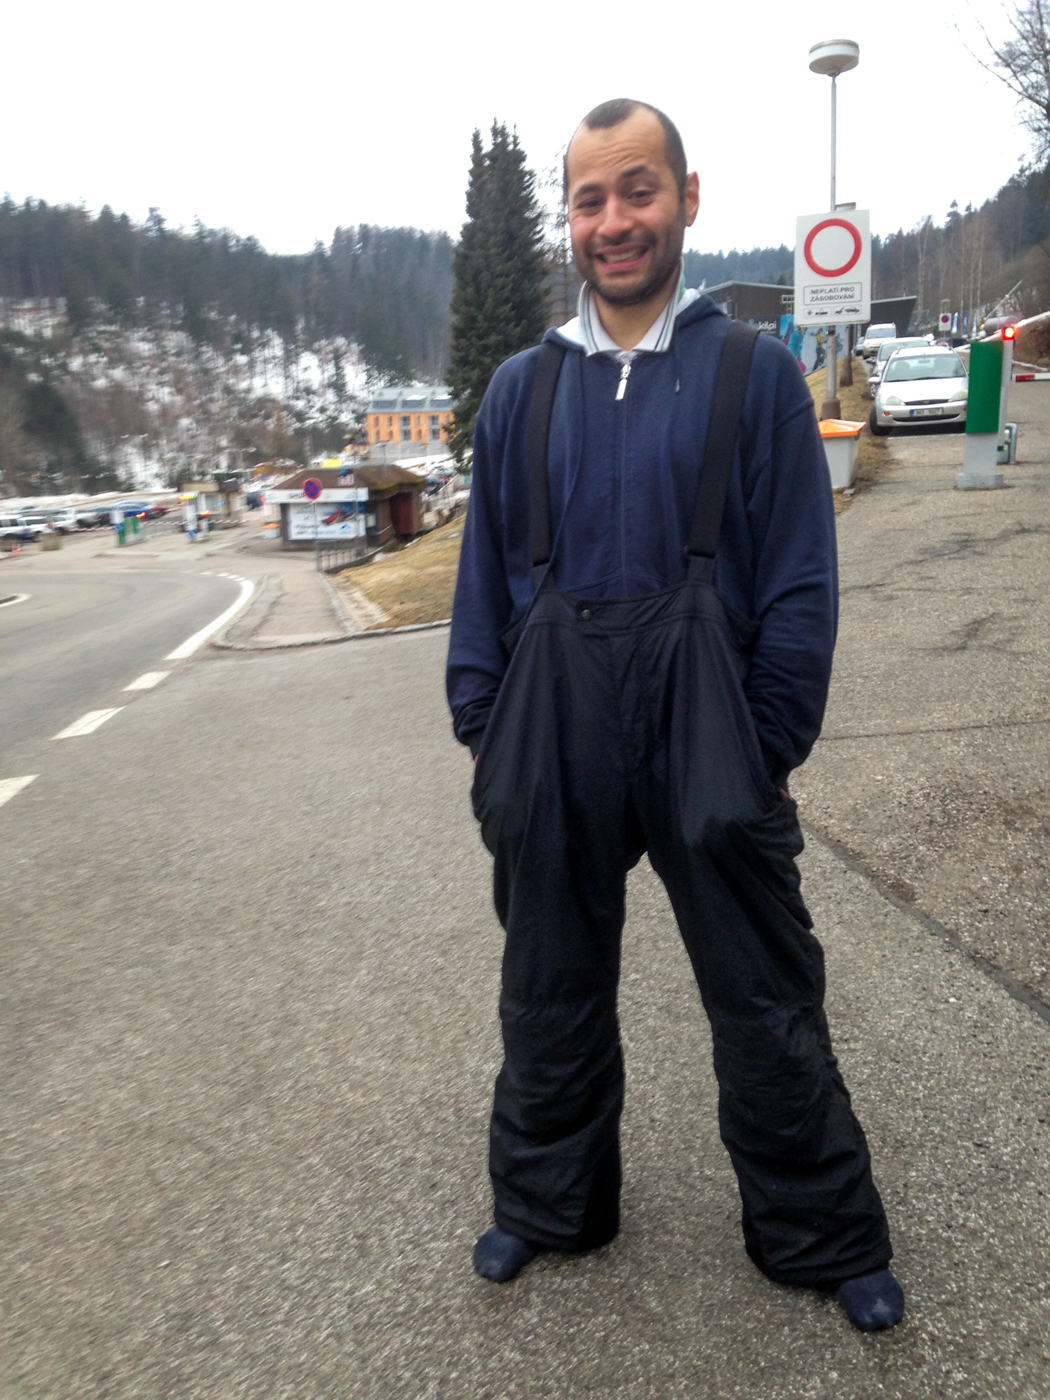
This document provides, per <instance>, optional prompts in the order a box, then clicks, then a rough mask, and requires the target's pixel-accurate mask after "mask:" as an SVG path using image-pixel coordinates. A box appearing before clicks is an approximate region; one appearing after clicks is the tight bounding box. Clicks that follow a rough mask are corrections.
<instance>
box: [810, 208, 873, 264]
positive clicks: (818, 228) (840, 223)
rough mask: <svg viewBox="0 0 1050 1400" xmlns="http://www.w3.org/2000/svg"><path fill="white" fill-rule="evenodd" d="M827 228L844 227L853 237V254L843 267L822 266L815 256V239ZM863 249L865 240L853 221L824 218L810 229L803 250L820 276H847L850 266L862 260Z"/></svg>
mask: <svg viewBox="0 0 1050 1400" xmlns="http://www.w3.org/2000/svg"><path fill="white" fill-rule="evenodd" d="M826 228H844V229H845V230H846V232H847V233H848V234H849V236H850V237H851V238H852V239H853V256H852V257H851V258H850V259H849V261H848V262H844V263H843V264H842V266H841V267H821V265H820V263H818V262H817V261H816V259H815V258H814V257H813V240H814V238H816V236H817V234H818V233H823V232H824V230H825V229H826ZM863 249H864V243H863V240H862V239H861V236H860V234H859V233H858V232H857V230H856V229H855V228H854V227H853V225H852V224H851V223H848V222H847V220H845V219H823V220H821V222H820V223H819V224H816V225H815V226H814V227H813V228H811V229H810V231H809V236H808V238H807V239H806V242H805V244H804V245H803V248H802V252H803V255H804V257H805V259H806V263H807V264H808V266H809V267H811V268H812V269H813V271H814V272H815V273H816V274H817V276H818V277H845V275H846V273H847V272H849V270H850V268H851V267H854V266H856V264H857V263H858V262H859V261H860V255H861V253H862V252H863Z"/></svg>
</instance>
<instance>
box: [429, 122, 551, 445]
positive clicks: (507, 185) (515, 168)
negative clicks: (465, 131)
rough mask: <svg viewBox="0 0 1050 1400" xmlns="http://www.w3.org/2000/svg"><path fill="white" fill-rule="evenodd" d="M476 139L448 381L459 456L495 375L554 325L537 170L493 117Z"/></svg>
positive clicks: (457, 263)
mask: <svg viewBox="0 0 1050 1400" xmlns="http://www.w3.org/2000/svg"><path fill="white" fill-rule="evenodd" d="M491 141H492V144H491V146H490V147H489V149H488V150H487V151H486V150H483V149H482V144H481V133H480V132H478V131H475V132H474V136H473V139H472V144H471V161H470V179H469V182H468V185H467V222H466V223H465V224H464V225H463V233H462V236H461V237H460V241H459V246H458V247H457V249H456V255H455V259H454V261H453V275H454V277H455V285H454V287H453V291H452V308H451V309H452V347H451V356H450V361H449V372H448V382H449V387H450V389H451V390H452V400H453V404H454V406H455V414H456V421H455V430H454V432H453V434H452V437H451V447H452V450H453V452H454V453H455V454H456V458H457V460H459V461H462V460H463V457H464V454H465V453H466V451H467V450H468V449H469V447H470V445H471V442H472V440H473V437H474V420H475V419H476V418H477V414H478V409H479V408H480V407H481V400H482V398H483V397H484V394H485V390H486V389H487V388H488V384H489V380H490V379H491V378H492V376H493V374H494V373H495V371H496V369H497V368H498V367H499V366H500V365H501V364H502V363H503V361H504V360H505V359H507V358H508V356H510V355H514V354H516V353H517V352H518V351H519V350H525V349H527V348H528V347H529V346H530V345H535V344H536V343H537V342H538V341H539V340H540V339H541V338H542V336H543V332H544V329H545V328H546V304H545V294H544V247H543V228H542V214H541V212H540V208H539V205H538V203H537V200H536V188H535V177H534V176H533V174H532V172H531V171H530V170H527V169H526V168H525V152H524V151H523V150H522V149H521V147H520V146H519V144H518V137H517V134H516V133H512V132H508V130H507V128H506V126H504V125H497V124H496V123H495V122H494V123H493V125H492V131H491Z"/></svg>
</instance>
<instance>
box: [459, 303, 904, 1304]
mask: <svg viewBox="0 0 1050 1400" xmlns="http://www.w3.org/2000/svg"><path fill="white" fill-rule="evenodd" d="M754 335H755V333H754V332H749V328H748V327H746V326H743V325H741V324H740V323H737V322H734V323H733V324H732V325H731V327H730V333H729V336H728V337H727V340H726V342H725V345H724V347H723V351H722V356H721V359H720V363H719V368H718V375H717V378H716V383H715V390H714V393H715V397H714V404H713V408H712V419H711V428H710V430H709V434H708V441H707V444H706V447H705V453H704V459H703V466H702V470H701V474H700V485H699V491H698V497H697V502H696V513H695V517H694V522H693V532H692V535H691V538H690V545H689V550H688V553H689V556H690V558H689V576H688V579H687V581H686V582H684V583H683V584H681V585H680V586H679V587H677V588H671V589H668V590H667V591H666V592H662V593H657V594H652V595H647V596H643V597H635V598H629V599H624V600H617V601H609V600H606V599H601V600H596V601H589V600H587V599H583V598H575V597H570V596H568V595H566V594H563V593H561V592H559V591H557V590H556V589H555V588H554V587H553V585H552V583H551V581H550V572H549V567H548V568H547V569H546V571H545V582H544V583H543V584H542V586H541V587H540V588H539V590H538V592H537V593H536V596H535V598H534V600H533V604H532V606H531V608H530V609H529V611H528V612H527V613H526V615H525V616H524V618H522V619H521V620H520V621H519V622H518V624H516V626H515V628H514V630H513V633H512V635H511V636H510V637H509V638H508V647H509V648H510V649H511V656H510V662H509V667H508V670H507V673H506V676H505V678H504V680H503V683H502V685H501V687H500V691H499V694H498V696H497V699H496V703H495V706H494V708H493V711H492V715H491V718H490V721H489V724H488V727H487V729H486V732H485V736H484V739H483V741H482V746H481V751H480V753H479V755H478V762H477V766H476V770H475V779H474V788H473V793H472V799H473V804H474V812H475V815H476V816H477V818H478V820H479V821H480V823H481V831H482V837H483V840H484V842H485V845H486V846H487V848H488V850H489V851H490V852H491V853H492V855H493V857H494V858H495V904H496V911H497V914H498V916H499V919H500V922H501V924H502V925H503V927H504V929H505V930H506V949H505V953H504V959H503V975H502V991H501V996H500V1020H501V1023H502V1030H503V1045H504V1055H505V1058H504V1062H503V1066H502V1068H501V1069H500V1072H499V1075H498V1077H497V1080H496V1086H495V1099H494V1104H493V1111H492V1121H491V1132H490V1155H489V1169H490V1173H491V1177H492V1184H493V1188H494V1192H495V1220H496V1223H497V1224H498V1225H500V1226H501V1227H502V1228H503V1229H504V1230H507V1231H509V1232H510V1233H511V1234H514V1235H518V1236H520V1237H521V1238H522V1239H525V1240H528V1241H529V1242H531V1243H532V1244H534V1245H537V1246H540V1247H544V1248H550V1249H559V1250H566V1251H579V1250H586V1249H591V1248H594V1247H596V1246H598V1245H601V1244H604V1243H606V1242H607V1241H608V1240H610V1239H612V1237H613V1236H614V1235H615V1234H616V1232H617V1229H618V1228H619V1193H620V1153H619V1119H620V1112H621V1109H622V1105H623V1058H622V1053H621V1047H620V1037H619V1028H618V1023H617V1016H616V992H617V983H618V978H619V967H620V939H621V932H622V929H623V922H624V900H625V881H626V874H627V871H628V870H629V869H630V868H631V867H632V866H633V865H634V864H635V863H636V862H637V861H638V860H639V858H640V857H641V855H642V853H643V852H645V851H647V852H648V853H649V858H650V861H651V863H652V865H653V868H654V869H655V870H656V872H657V873H658V874H659V876H660V878H661V879H662V880H663V882H664V884H665V886H666V888H667V891H668V894H669V896H670V899H671V903H672V906H673V908H674V912H675V916H676V918H677V921H678V925H679V928H680V930H681V933H682V938H683V939H684V942H685V946H686V949H687V951H688V954H689V957H690V960H691V962H692V965H693V969H694V971H695V973H696V980H697V983H698V984H699V988H700V994H701V997H702V998H703V1003H704V1007H705V1009H706V1011H707V1014H708V1016H709V1018H710V1022H711V1028H712V1032H713V1040H714V1068H715V1073H716V1075H717V1079H718V1086H719V1126H720V1130H721V1135H722V1141H723V1142H724V1143H725V1146H726V1148H727V1150H728V1152H729V1155H730V1158H731V1159H732V1163H733V1166H734V1168H735V1169H736V1173H737V1178H738V1181H739V1184H740V1194H741V1198H742V1202H743V1218H742V1223H743V1231H744V1241H745V1245H746V1248H747V1252H748V1254H749V1255H750V1256H751V1258H752V1259H753V1260H754V1262H755V1263H756V1264H757V1265H758V1267H759V1268H760V1269H762V1270H763V1271H764V1272H765V1273H766V1274H768V1275H769V1277H770V1278H773V1279H775V1280H777V1281H778V1282H782V1283H789V1284H799V1285H815V1286H824V1287H829V1286H833V1285H835V1284H836V1283H838V1282H841V1281H842V1280H843V1279H847V1278H852V1277H855V1276H856V1275H858V1274H863V1273H868V1272H871V1271H873V1270H876V1269H880V1268H883V1267H884V1266H885V1265H886V1264H887V1263H888V1262H889V1260H890V1257H891V1254H892V1251H891V1248H890V1243H889V1232H888V1228H887V1224H886V1218H885V1214H884V1211H883V1208H882V1202H881V1201H880V1199H879V1195H878V1192H877V1191H876V1188H875V1185H874V1182H873V1181H872V1177H871V1165H870V1159H869V1156H868V1148H867V1144H866V1142H865V1139H864V1134H863V1131H862V1129H861V1127H860V1124H859V1123H858V1122H857V1119H856V1118H855V1116H854V1114H853V1112H852V1109H851V1108H850V1099H849V1094H848V1092H847V1090H846V1087H845V1085H844V1084H843V1081H842V1077H841V1075H840V1073H839V1071H838V1067H837V1065H836V1061H835V1056H834V1054H833V1052H832V1048H831V1041H830V1038H829V1034H828V1027H827V1021H826V1019H825V1016H824V1010H823V1000H824V967H823V953H822V949H821V946H820V944H819V942H818V941H817V939H816V938H815V937H814V936H813V934H812V933H811V932H810V929H811V926H812V921H811V919H810V917H809V915H808V913H807V911H806V907H805V905H804V903H803V901H802V897H801V894H800V879H799V873H798V869H797V866H796V864H795V859H796V857H797V856H798V855H799V853H800V851H801V850H802V844H803V842H802V834H801V831H800V830H799V825H798V820H797V816H796V810H795V804H794V803H793V802H792V801H791V800H790V799H789V798H787V797H786V796H785V795H784V794H782V793H781V792H780V791H779V790H778V789H777V788H776V787H775V785H774V784H773V782H772V780H771V779H770V777H769V776H768V773H767V771H766V765H765V762H764V760H763V756H762V753H761V750H760V747H759V743H758V738H757V735H756V732H755V728H754V723H753V721H752V717H751V714H750V711H749V709H748V706H747V702H746V700H745V697H744V691H743V687H742V681H743V678H744V675H745V673H746V669H747V650H748V643H749V641H750V640H751V637H750V633H751V631H752V629H751V628H750V627H749V625H748V624H747V623H746V622H744V621H743V620H742V619H740V618H738V617H736V616H730V615H729V614H728V612H727V610H726V608H725V607H724V605H723V604H722V601H721V599H720V598H719V596H718V594H717V593H716V592H715V590H714V587H713V586H712V576H713V570H714V555H715V550H716V547H717V543H718V535H719V529H720V525H721V517H722V507H723V502H724V499H725V491H726V484H727V481H728V476H729V470H730V467H731V464H732V460H733V453H734V449H735V442H736V438H737V426H738V423H739V420H740V416H741V412H742V408H743V398H744V392H745V390H746V386H747V379H748V374H749V370H750V362H751V354H752V351H753V345H754ZM562 355H563V352H562V351H560V350H559V349H558V347H557V346H556V345H551V344H549V343H545V344H544V346H543V347H542V348H541V358H540V361H539V364H538V366H537V372H536V379H535V381H534V385H533V398H532V404H531V410H530V420H529V463H530V512H531V517H532V518H531V522H530V524H531V534H532V546H533V562H534V565H535V566H536V573H537V575H539V574H540V573H541V572H543V566H549V561H550V552H551V550H550V523H549V522H550V508H549V499H548V493H547V464H546V446H547V432H548V427H549V421H550V409H551V403H552V401H553V394H554V388H555V385H556V383H557V377H558V372H559V370H560V367H561V360H562Z"/></svg>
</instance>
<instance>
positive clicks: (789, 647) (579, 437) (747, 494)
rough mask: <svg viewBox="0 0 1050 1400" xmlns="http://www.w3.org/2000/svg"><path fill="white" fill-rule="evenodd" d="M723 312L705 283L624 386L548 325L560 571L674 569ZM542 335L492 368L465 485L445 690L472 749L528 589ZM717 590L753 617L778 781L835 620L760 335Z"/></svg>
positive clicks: (805, 457) (618, 579)
mask: <svg viewBox="0 0 1050 1400" xmlns="http://www.w3.org/2000/svg"><path fill="white" fill-rule="evenodd" d="M728 328H729V320H728V318H727V317H726V316H725V315H724V314H723V313H722V312H721V311H719V309H718V308H717V307H716V305H715V303H714V302H713V301H712V300H711V298H710V297H708V296H701V297H699V298H698V299H697V300H696V301H694V302H692V303H691V304H690V305H688V306H687V307H686V308H685V309H684V310H683V311H681V312H680V314H679V315H678V318H677V320H676V322H675V328H674V333H673V336H672V338H671V344H670V347H669V349H668V350H667V351H664V352H654V351H640V352H638V353H637V354H636V355H635V357H634V360H633V362H632V364H631V371H630V376H629V378H628V380H627V383H626V388H625V392H624V395H623V397H622V398H621V399H620V400H617V398H616V392H617V388H618V385H619V382H620V376H621V366H620V364H619V363H618V361H617V360H616V359H615V357H614V356H612V355H609V354H604V353H602V354H595V355H590V356H588V355H585V353H584V351H583V349H582V347H581V346H579V345H577V344H574V343H573V342H571V341H569V340H567V339H565V338H564V337H562V336H560V335H559V333H558V332H557V331H553V330H551V331H548V332H547V335H546V339H548V340H552V339H553V340H558V341H560V343H561V344H563V345H565V346H566V347H567V350H568V353H567V354H566V356H565V361H564V364H563V366H562V371H561V378H560V380H559V382H558V391H557V395H556V397H555V402H554V410H553V414H552V418H551V431H550V447H549V463H548V470H549V476H550V495H551V526H552V531H553V538H554V553H553V558H552V563H551V568H552V570H553V578H554V584H555V586H556V587H557V588H558V589H560V590H561V591H562V592H564V593H569V594H573V595H575V596H577V597H581V598H591V599H612V598H631V597H636V596H638V595H640V594H645V593H657V592H659V591H661V590H662V589H666V588H671V587H674V586H676V585H677V584H679V583H681V582H682V581H683V580H684V579H685V575H686V560H685V546H686V542H687V540H688V538H689V527H690V524H691V521H692V512H693V501H694V498H695V496H696V485H697V478H698V474H699V469H700V461H701V457H702V455H703V448H704V442H705V439H706V436H707V424H708V418H709V416H710V412H711V397H712V392H713V386H714V376H715V369H716V366H717V363H718V356H719V352H720V350H721V347H722V341H723V339H724V338H725V335H726V332H727V330H728ZM538 354H539V351H538V349H532V350H525V351H523V352H522V353H521V354H519V355H515V356H513V358H512V359H509V360H507V361H506V362H505V363H504V364H502V365H501V366H500V367H499V369H498V370H497V371H496V373H495V374H494V375H493V378H492V382H491V384H490V385H489V388H488V392H487V393H486V395H485V399H484V401H483V403H482V405H481V410H480V412H479V414H478V419H477V426H476V428H475V433H474V467H473V485H472V489H471V495H470V507H469V510H468V512H467V519H466V524H465V527H464V531H463V551H462V556H461V559H460V565H459V577H458V579H457V582H456V595H455V602H454V605H453V609H452V632H451V637H450V641H449V653H448V673H447V689H448V699H449V704H450V706H451V709H452V716H453V727H454V730H455V734H456V737H457V738H458V739H459V740H460V741H461V742H462V743H465V744H469V745H470V748H471V751H472V752H473V753H474V754H477V752H478V749H479V747H480V744H481V738H482V735H483V733H484V730H485V725H486V723H487V721H488V717H489V713H490V711H491V709H492V706H493V704H494V703H495V699H496V693H497V691H498V690H499V687H500V682H501V680H502V678H503V675H504V673H505V671H506V668H507V662H508V657H507V654H506V651H505V650H504V647H503V644H502V643H501V641H500V636H499V634H500V632H501V631H502V630H503V629H504V628H505V627H506V626H507V625H508V624H509V623H510V622H512V621H514V620H515V619H516V618H517V617H519V616H520V615H521V614H522V613H523V612H524V611H525V609H526V608H527V607H528V605H529V601H530V599H531V597H532V592H533V586H534V585H533V579H532V568H531V558H530V553H529V520H528V462H527V457H526V446H525V436H526V421H527V417H528V408H529V399H530V391H531V388H532V378H533V375H534V373H535V369H536V360H537V356H538ZM715 587H716V589H717V591H718V593H719V595H720V597H721V598H722V601H723V602H724V603H725V604H726V605H727V607H729V608H730V609H732V610H734V611H735V612H737V613H738V614H741V615H742V616H743V617H745V618H748V619H750V620H751V621H753V622H754V623H755V624H756V627H757V631H756V635H755V640H754V643H753V647H752V650H751V655H750V661H749V666H748V671H747V676H746V679H745V682H744V689H745V694H746V696H747V700H748V704H749V705H750V708H751V712H752V714H753V716H754V720H755V726H756V728H757V731H758V736H759V739H760V740H761V742H762V747H763V750H764V751H765V753H766V757H767V761H768V764H769V769H770V773H771V774H772V775H773V776H774V778H775V779H776V780H777V781H778V782H781V783H783V781H785V779H786V774H787V772H788V771H789V770H790V769H792V768H795V767H797V766H798V764H800V763H802V762H803V760H804V759H805V758H806V756H807V755H808V754H809V751H810V749H811V748H812V746H813V743H814V741H815V740H816V738H817V735H818V734H819V732H820V725H821V721H822V719H823V715H824V705H825V702H826V699H827V691H828V682H829V680H830V676H831V658H832V652H833V650H834V645H835V630H836V625H837V577H836V555H835V520H834V513H833V509H832V497H831V486H830V480H829V476H828V468H827V462H826V460H825V456H824V449H823V445H822V443H821V440H820V434H819V432H818V429H817V421H816V417H815V415H814V411H813V401H812V397H811V395H810V392H809V389H808V387H807V385H806V382H805V380H804V379H803V378H802V375H801V374H800V373H799V368H798V364H797V363H796V361H795V359H794V357H793V356H792V355H791V354H790V352H789V351H788V350H787V348H786V347H785V346H784V345H782V344H781V343H780V342H779V341H778V340H775V339H774V338H773V337H772V336H768V335H762V336H760V337H759V339H758V343H757V345H756V347H755V354H754V360H753V363H752V368H751V378H750V382H749V385H748V391H747V398H746V401H745V406H744V419H743V426H742V431H741V433H740V436H739V438H738V444H737V455H736V460H735V462H734V466H733V472H732V475H731V476H730V480H729V490H728V495H727V499H726V506H725V515H724V517H723V521H722V533H721V538H720V542H719V549H718V556H717V561H716V566H715Z"/></svg>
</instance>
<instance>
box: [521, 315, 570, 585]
mask: <svg viewBox="0 0 1050 1400" xmlns="http://www.w3.org/2000/svg"><path fill="white" fill-rule="evenodd" d="M564 359H565V349H564V347H563V346H561V345H557V344H555V343H554V342H553V341H550V340H545V341H544V342H543V344H542V345H541V346H540V354H539V359H538V360H537V361H536V375H535V378H534V379H533V381H532V401H531V403H530V404H529V422H528V430H527V434H526V447H527V450H528V457H529V543H530V545H531V547H532V567H533V569H536V568H539V567H541V566H542V565H544V564H548V563H550V557H551V501H550V487H549V486H548V484H547V441H548V439H549V437H550V430H551V411H552V409H553V408H554V391H555V390H556V389H557V387H558V375H559V374H560V373H561V366H562V361H563V360H564Z"/></svg>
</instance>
